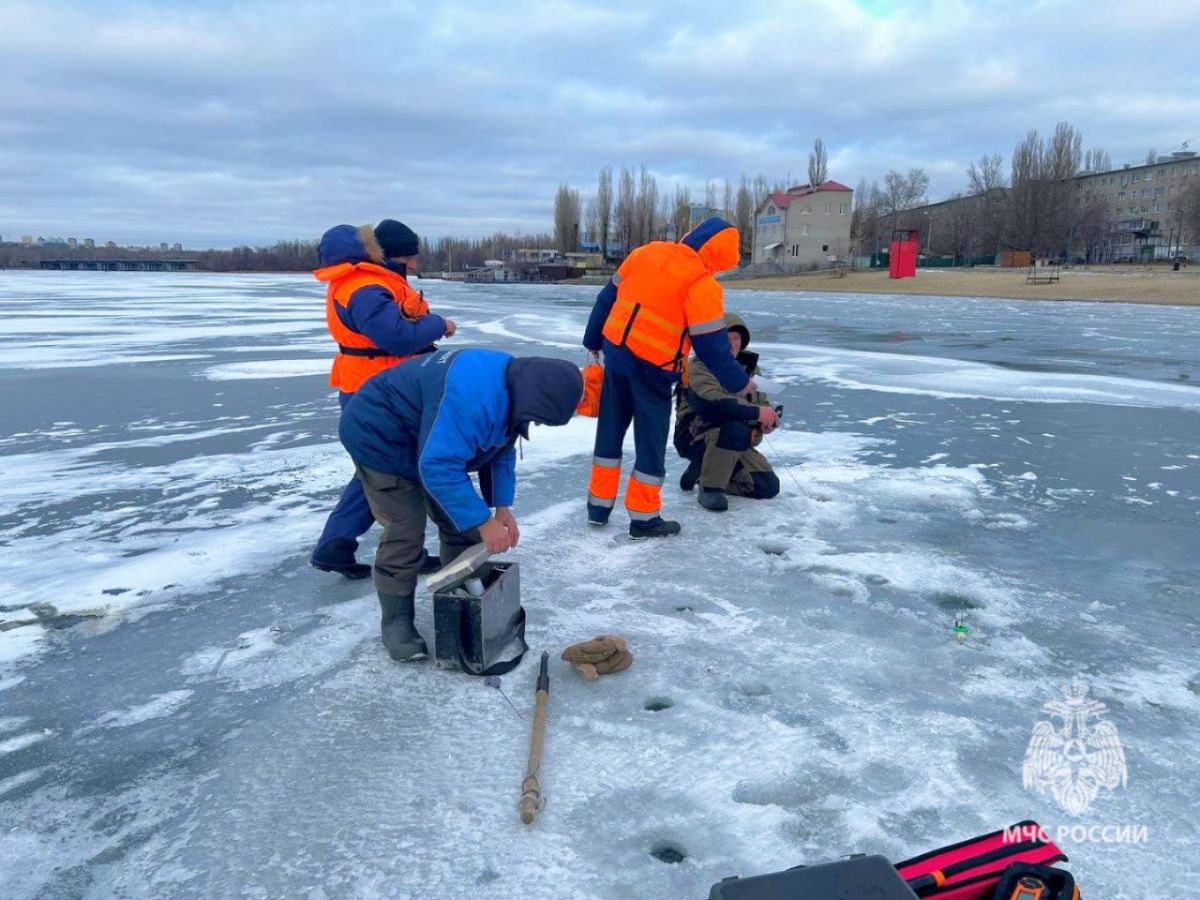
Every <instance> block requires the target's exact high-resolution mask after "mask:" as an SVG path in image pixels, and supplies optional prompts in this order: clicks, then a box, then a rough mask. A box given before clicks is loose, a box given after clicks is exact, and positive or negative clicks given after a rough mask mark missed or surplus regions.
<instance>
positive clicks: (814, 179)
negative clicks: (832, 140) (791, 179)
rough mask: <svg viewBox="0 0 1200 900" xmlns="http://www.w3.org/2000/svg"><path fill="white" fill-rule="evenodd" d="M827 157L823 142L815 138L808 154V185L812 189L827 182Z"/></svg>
mask: <svg viewBox="0 0 1200 900" xmlns="http://www.w3.org/2000/svg"><path fill="white" fill-rule="evenodd" d="M828 163H829V156H828V154H827V153H826V152H825V142H824V141H822V140H821V139H820V138H817V139H816V140H815V141H814V142H813V148H812V152H811V153H809V154H808V183H809V184H811V185H812V186H813V187H816V186H817V185H818V184H824V183H825V182H826V181H828V180H829V165H828Z"/></svg>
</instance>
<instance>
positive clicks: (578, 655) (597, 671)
mask: <svg viewBox="0 0 1200 900" xmlns="http://www.w3.org/2000/svg"><path fill="white" fill-rule="evenodd" d="M562 658H563V659H565V660H566V661H567V662H569V663H570V664H571V665H573V666H574V667H575V668H576V669H578V670H579V674H580V675H582V676H583V677H584V679H585V680H587V681H595V680H596V679H597V678H599V677H600V676H601V675H610V674H613V673H616V672H623V671H625V670H626V669H628V668H629V667H630V666H632V665H633V654H632V653H630V652H629V650H627V649H626V646H625V638H623V637H621V636H620V635H619V634H602V635H599V636H598V637H594V638H592V639H591V640H590V641H581V642H580V643H578V644H572V645H571V646H570V647H568V648H567V649H566V650H564V651H563V654H562Z"/></svg>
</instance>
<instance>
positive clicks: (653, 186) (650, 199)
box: [634, 166, 658, 246]
mask: <svg viewBox="0 0 1200 900" xmlns="http://www.w3.org/2000/svg"><path fill="white" fill-rule="evenodd" d="M635 207H636V217H635V224H634V235H635V238H634V240H635V242H636V243H637V245H638V246H640V245H642V244H644V243H646V242H647V241H651V240H654V233H655V231H656V222H655V217H656V216H657V214H658V182H657V181H656V180H655V178H654V176H653V175H651V174H650V173H649V172H647V171H646V167H645V166H642V167H641V172H640V173H639V175H638V192H637V201H636V203H635Z"/></svg>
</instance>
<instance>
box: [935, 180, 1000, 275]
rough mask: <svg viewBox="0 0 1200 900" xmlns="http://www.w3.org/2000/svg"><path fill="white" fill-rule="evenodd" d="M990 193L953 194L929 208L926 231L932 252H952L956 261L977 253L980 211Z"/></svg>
mask: <svg viewBox="0 0 1200 900" xmlns="http://www.w3.org/2000/svg"><path fill="white" fill-rule="evenodd" d="M987 196H988V195H987V194H971V195H965V194H961V193H957V194H952V195H951V196H950V198H949V199H948V200H947V201H946V203H944V204H942V205H940V206H937V207H934V208H933V209H930V210H929V211H928V212H929V231H927V232H926V240H927V242H928V247H929V252H930V253H940V254H944V255H949V256H953V257H954V261H955V263H956V264H957V263H959V262H962V261H963V260H965V259H967V258H968V257H972V256H978V255H979V253H980V249H981V241H980V226H981V224H982V223H981V213H982V211H983V207H984V202H985V200H986V199H987Z"/></svg>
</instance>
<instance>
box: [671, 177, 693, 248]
mask: <svg viewBox="0 0 1200 900" xmlns="http://www.w3.org/2000/svg"><path fill="white" fill-rule="evenodd" d="M691 214H692V193H691V191H689V190H688V189H687V188H686V187H682V186H680V185H676V186H675V203H674V204H673V208H672V211H671V223H672V224H673V225H674V226H675V239H676V240H678V239H679V238H681V237H683V236H684V234H685V233H686V232H687V230H688V225H689V224H690V222H689V220H690V218H691Z"/></svg>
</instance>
